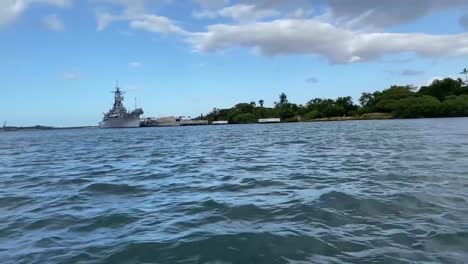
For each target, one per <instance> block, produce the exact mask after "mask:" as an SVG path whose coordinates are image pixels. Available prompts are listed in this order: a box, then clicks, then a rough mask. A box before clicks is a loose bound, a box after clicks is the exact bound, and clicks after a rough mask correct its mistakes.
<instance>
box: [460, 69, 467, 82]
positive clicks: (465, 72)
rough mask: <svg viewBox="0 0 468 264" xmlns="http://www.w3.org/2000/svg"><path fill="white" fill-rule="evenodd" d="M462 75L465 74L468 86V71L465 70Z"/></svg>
mask: <svg viewBox="0 0 468 264" xmlns="http://www.w3.org/2000/svg"><path fill="white" fill-rule="evenodd" d="M460 74H464V75H465V82H466V84H468V69H466V68H465V69H463V71H462V72H460Z"/></svg>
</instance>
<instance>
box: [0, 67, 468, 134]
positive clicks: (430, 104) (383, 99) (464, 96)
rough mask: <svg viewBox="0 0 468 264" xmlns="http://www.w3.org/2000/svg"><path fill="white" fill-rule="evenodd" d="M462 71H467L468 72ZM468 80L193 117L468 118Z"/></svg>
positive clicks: (250, 105)
mask: <svg viewBox="0 0 468 264" xmlns="http://www.w3.org/2000/svg"><path fill="white" fill-rule="evenodd" d="M463 73H466V74H468V71H466V70H465V71H464V72H463ZM467 84H468V80H467V81H466V82H464V81H463V80H462V79H460V78H458V79H452V78H445V79H443V80H434V81H433V82H432V83H431V84H429V85H427V86H422V87H415V86H412V85H406V86H398V85H394V86H391V87H389V88H388V89H385V90H383V91H375V92H364V93H362V95H361V96H360V97H359V99H358V101H359V104H355V103H354V101H353V98H352V97H351V96H344V97H338V98H336V99H329V98H313V99H311V100H309V101H308V102H307V103H306V104H305V105H302V104H295V103H292V102H289V100H288V97H287V95H286V94H285V93H282V94H280V95H279V97H278V101H277V102H275V103H274V107H264V100H262V99H260V100H258V102H256V101H251V102H245V103H238V104H236V105H235V106H233V107H231V108H227V109H218V108H213V110H212V111H211V112H210V113H208V114H206V115H200V117H197V118H193V119H191V120H207V121H208V123H209V124H211V123H213V122H215V121H228V122H229V124H252V123H258V121H259V119H265V118H280V119H281V122H283V123H284V122H323V121H350V120H379V119H396V118H438V117H468V85H467ZM81 128H96V126H79V127H51V126H41V125H36V126H27V127H18V126H6V125H4V126H3V127H0V132H2V131H3V132H5V131H24V130H51V129H81Z"/></svg>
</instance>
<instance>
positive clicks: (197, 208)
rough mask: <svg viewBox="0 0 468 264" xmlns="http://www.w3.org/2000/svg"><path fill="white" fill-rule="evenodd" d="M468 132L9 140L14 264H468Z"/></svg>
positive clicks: (4, 153) (0, 196)
mask: <svg viewBox="0 0 468 264" xmlns="http://www.w3.org/2000/svg"><path fill="white" fill-rule="evenodd" d="M467 261H468V119H466V118H458V119H421V120H389V121H352V122H330V123H296V124H274V125H232V126H209V127H208V126H206V127H175V128H145V129H116V130H99V129H82V130H52V131H23V132H5V133H0V262H1V263H212V264H214V263H217V264H221V263H242V264H243V263H268V264H271V263H366V262H373V263H466V262H467Z"/></svg>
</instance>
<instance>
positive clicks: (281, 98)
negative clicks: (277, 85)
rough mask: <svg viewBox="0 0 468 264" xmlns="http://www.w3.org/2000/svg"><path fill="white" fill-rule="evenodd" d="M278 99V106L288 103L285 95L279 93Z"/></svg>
mask: <svg viewBox="0 0 468 264" xmlns="http://www.w3.org/2000/svg"><path fill="white" fill-rule="evenodd" d="M279 99H280V101H279V103H278V104H280V105H282V104H287V103H288V96H287V95H286V94H285V93H281V94H280V95H279Z"/></svg>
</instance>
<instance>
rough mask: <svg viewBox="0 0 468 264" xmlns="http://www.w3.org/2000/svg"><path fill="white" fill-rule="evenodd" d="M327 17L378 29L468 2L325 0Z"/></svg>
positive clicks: (345, 23) (356, 26) (466, 4)
mask: <svg viewBox="0 0 468 264" xmlns="http://www.w3.org/2000/svg"><path fill="white" fill-rule="evenodd" d="M327 3H328V9H329V13H328V18H329V19H332V20H334V22H337V23H338V24H340V25H346V26H348V27H351V28H373V29H382V28H388V27H392V26H397V25H401V24H405V23H409V22H412V21H415V20H417V19H419V18H421V17H424V16H427V15H430V14H432V13H435V12H438V11H442V10H447V9H450V8H458V7H463V6H465V7H466V6H468V1H466V0H443V1H441V0H411V1H408V0H392V1H376V0H353V1H343V0H327Z"/></svg>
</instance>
